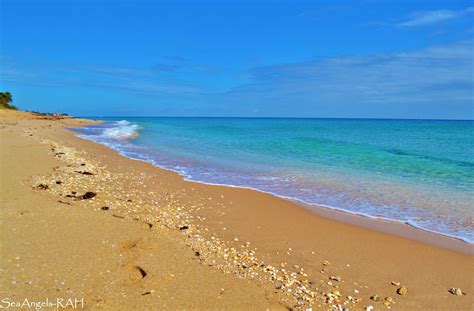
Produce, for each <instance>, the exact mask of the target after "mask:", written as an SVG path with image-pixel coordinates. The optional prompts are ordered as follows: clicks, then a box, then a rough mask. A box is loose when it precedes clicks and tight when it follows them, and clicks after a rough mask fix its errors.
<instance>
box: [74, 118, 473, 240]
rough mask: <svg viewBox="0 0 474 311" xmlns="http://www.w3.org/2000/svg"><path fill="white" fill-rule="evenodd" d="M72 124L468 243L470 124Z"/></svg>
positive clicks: (224, 174) (195, 167)
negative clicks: (84, 125) (83, 125)
mask: <svg viewBox="0 0 474 311" xmlns="http://www.w3.org/2000/svg"><path fill="white" fill-rule="evenodd" d="M98 119H100V120H103V121H104V123H103V124H100V125H90V126H87V127H85V128H82V129H74V130H75V131H77V132H79V133H80V135H79V136H80V137H82V138H84V139H88V140H91V141H94V142H97V143H100V144H104V145H106V146H108V147H110V148H112V149H114V150H116V151H118V152H119V153H120V154H122V155H123V156H126V157H129V158H132V159H137V160H142V161H147V162H150V163H152V164H154V165H156V166H158V167H161V168H165V169H170V170H173V171H176V172H178V173H180V174H181V175H183V176H184V177H185V178H186V179H189V180H193V181H198V182H203V183H210V184H221V185H229V186H238V187H247V188H253V189H256V190H260V191H264V192H269V193H272V194H274V195H277V196H281V197H287V198H292V199H296V200H300V201H302V202H305V203H308V204H310V205H319V206H323V207H326V208H332V209H337V210H342V211H345V212H349V213H354V214H359V215H364V216H367V217H372V218H381V219H388V220H392V221H397V222H402V223H406V224H410V225H412V226H415V227H418V228H421V229H424V230H428V231H432V232H436V233H440V234H444V235H447V236H451V237H455V238H458V239H462V240H464V241H466V242H469V243H474V238H473V228H474V223H473V219H474V217H473V216H474V196H473V189H474V135H473V134H474V131H473V129H474V127H473V125H474V122H473V121H441V120H374V119H309V118H308V119H306V118H301V119H297V118H288V119H286V118H161V117H156V118H155V117H149V118H143V117H124V118H98Z"/></svg>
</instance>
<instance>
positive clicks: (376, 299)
mask: <svg viewBox="0 0 474 311" xmlns="http://www.w3.org/2000/svg"><path fill="white" fill-rule="evenodd" d="M370 300H373V301H379V300H380V297H379V296H378V295H373V296H370Z"/></svg>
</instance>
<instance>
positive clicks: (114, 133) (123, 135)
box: [100, 120, 140, 140]
mask: <svg viewBox="0 0 474 311" xmlns="http://www.w3.org/2000/svg"><path fill="white" fill-rule="evenodd" d="M114 125H116V126H114V127H111V128H107V129H105V130H104V131H103V132H102V133H101V134H100V136H102V137H105V138H109V139H115V140H122V139H131V138H137V137H138V136H139V135H140V133H139V130H140V127H139V126H138V125H136V124H132V123H130V122H128V121H126V120H122V121H117V122H115V123H114Z"/></svg>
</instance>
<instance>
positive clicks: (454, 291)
mask: <svg viewBox="0 0 474 311" xmlns="http://www.w3.org/2000/svg"><path fill="white" fill-rule="evenodd" d="M449 292H450V293H451V294H453V295H455V296H462V295H464V293H463V292H462V290H461V289H460V288H456V287H453V288H450V289H449Z"/></svg>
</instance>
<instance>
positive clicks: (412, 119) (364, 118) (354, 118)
mask: <svg viewBox="0 0 474 311" xmlns="http://www.w3.org/2000/svg"><path fill="white" fill-rule="evenodd" d="M73 116H75V115H73ZM77 117H78V118H170V119H171V118H175V119H176V118H188V119H199V118H201V119H319V120H324V119H327V120H334V119H337V120H406V121H410V120H411V121H474V118H473V119H433V118H389V117H379V118H378V117H373V118H371V117H264V116H262V117H249V116H235V117H231V116H140V115H137V116H121V115H116V116H99V115H89V116H86V115H82V116H77Z"/></svg>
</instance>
